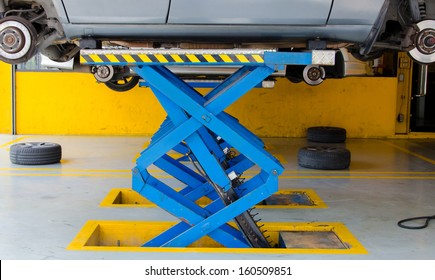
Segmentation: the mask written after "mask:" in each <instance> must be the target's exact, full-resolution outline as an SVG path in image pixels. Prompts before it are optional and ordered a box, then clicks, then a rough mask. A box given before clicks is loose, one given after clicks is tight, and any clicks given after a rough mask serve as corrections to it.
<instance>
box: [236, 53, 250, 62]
mask: <svg viewBox="0 0 435 280" xmlns="http://www.w3.org/2000/svg"><path fill="white" fill-rule="evenodd" d="M236 57H237V59H238V60H239V61H240V62H242V63H249V59H247V58H246V56H245V55H243V54H238V55H236Z"/></svg>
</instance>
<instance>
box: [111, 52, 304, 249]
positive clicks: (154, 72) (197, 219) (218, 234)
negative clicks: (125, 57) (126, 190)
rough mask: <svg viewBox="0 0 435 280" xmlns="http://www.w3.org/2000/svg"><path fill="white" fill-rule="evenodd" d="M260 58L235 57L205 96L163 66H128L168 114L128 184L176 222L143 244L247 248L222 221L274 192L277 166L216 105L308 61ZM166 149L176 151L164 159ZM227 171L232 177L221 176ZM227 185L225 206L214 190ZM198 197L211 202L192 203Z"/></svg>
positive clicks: (294, 56)
mask: <svg viewBox="0 0 435 280" xmlns="http://www.w3.org/2000/svg"><path fill="white" fill-rule="evenodd" d="M264 59H265V62H264V63H262V64H261V63H260V64H259V63H249V64H244V63H240V65H241V66H243V67H241V68H240V69H239V70H238V71H236V72H235V73H234V74H233V75H231V76H230V77H228V78H227V79H226V80H225V81H223V82H222V83H220V84H218V85H213V86H214V87H213V89H212V90H210V92H209V93H208V94H205V95H202V94H200V93H199V92H198V91H196V90H195V89H194V87H196V86H197V85H196V84H193V85H190V84H188V83H186V82H184V81H183V80H181V79H180V78H179V77H177V76H176V75H175V74H173V73H172V72H170V71H169V70H168V69H167V68H166V67H164V66H163V65H160V64H158V63H153V64H139V63H137V64H135V65H134V67H133V70H134V72H135V73H137V74H138V75H139V76H140V77H141V78H143V79H144V80H145V81H147V82H146V86H148V87H150V88H151V90H152V91H153V93H154V95H155V96H156V97H157V99H158V100H159V102H160V103H161V105H162V106H163V108H164V109H165V111H166V112H167V114H168V118H167V119H166V120H165V121H164V122H163V123H162V125H161V127H160V128H159V130H158V131H157V132H156V133H155V135H154V136H153V137H152V138H151V143H150V145H149V146H148V147H147V148H146V149H145V150H144V151H143V152H142V153H141V156H140V157H139V158H138V159H137V166H136V167H135V168H134V169H133V176H132V184H133V186H132V187H133V189H134V190H135V191H137V192H138V193H140V194H141V195H143V196H144V197H146V198H147V199H148V200H150V201H152V202H154V203H155V204H156V205H158V206H159V207H161V208H163V209H165V210H166V211H167V212H169V213H171V214H172V215H174V216H176V217H178V218H179V219H180V220H181V221H180V223H178V224H177V225H175V226H173V227H172V228H170V229H168V230H167V231H165V232H162V233H161V234H160V235H158V236H156V237H155V238H153V239H152V240H150V241H148V242H147V243H145V244H144V245H143V246H174V247H184V246H189V245H190V244H192V243H193V242H195V241H197V240H199V239H201V238H202V237H204V236H206V235H208V236H209V237H211V238H213V239H214V240H215V241H217V242H219V243H220V244H222V245H224V246H227V247H239V248H247V247H250V246H251V245H250V244H251V243H250V242H249V241H248V240H247V239H246V236H245V235H244V234H243V233H242V232H241V231H240V230H239V229H237V228H234V227H232V226H230V225H229V224H228V222H230V221H231V220H233V219H234V218H236V217H237V216H238V215H240V214H242V213H244V212H245V211H247V210H249V209H250V208H252V207H253V206H255V205H256V204H257V203H259V202H261V201H263V200H265V199H267V198H268V197H269V196H270V195H272V194H273V193H274V192H276V191H277V190H278V176H279V175H280V174H281V173H282V172H283V171H284V168H283V167H282V165H281V164H280V163H279V161H278V160H277V159H275V158H274V157H273V156H272V155H271V154H269V153H268V152H267V151H265V149H264V143H263V141H261V139H259V138H258V137H257V136H255V135H254V134H253V133H252V132H250V131H249V130H248V129H246V128H245V127H244V126H242V125H241V124H240V123H239V122H238V120H237V119H235V118H234V117H232V116H230V115H228V114H227V113H225V112H224V110H225V109H226V108H228V107H229V106H230V105H231V104H233V103H234V102H235V101H236V100H238V99H239V98H241V97H242V96H243V95H245V94H246V93H247V92H248V91H250V90H251V89H252V88H254V87H256V86H257V85H258V84H260V83H261V82H262V81H263V80H264V79H265V78H267V77H268V76H270V74H272V73H273V72H274V71H275V69H277V68H280V67H282V66H283V65H284V64H298V65H307V64H311V53H276V52H266V53H265V55H264ZM104 64H110V63H104ZM129 65H131V64H129ZM208 66H209V65H208ZM171 150H173V151H176V152H178V153H179V154H180V157H179V158H172V157H170V156H169V155H168V153H169V152H170V151H171ZM224 150H226V151H225V152H224ZM228 150H229V151H232V150H237V153H236V154H233V153H232V152H229V153H228ZM150 166H155V167H157V168H160V169H161V170H162V171H164V172H166V173H168V174H170V175H171V176H173V178H174V179H176V180H177V181H178V183H177V184H176V186H177V187H179V185H180V184H182V185H183V186H184V187H182V188H181V190H177V189H175V187H171V186H169V185H167V184H165V183H163V182H162V181H160V180H159V179H158V178H156V177H153V176H152V175H151V174H150V172H149V171H148V168H149V167H150ZM254 166H256V167H258V169H259V171H258V174H257V175H255V176H253V177H252V178H250V179H249V180H247V179H240V180H239V178H242V177H243V173H244V172H246V171H247V170H248V169H251V168H252V167H254ZM258 169H256V170H258ZM233 172H234V173H235V174H236V177H237V178H236V179H235V180H236V181H232V180H234V178H231V179H230V177H229V175H230V174H231V173H233ZM230 189H233V190H234V191H235V193H236V194H237V195H238V198H237V199H236V200H235V201H232V203H230V204H229V205H225V204H224V202H223V200H222V198H221V196H224V195H225V193H226V192H228V191H229V190H230ZM202 197H207V198H209V200H210V201H211V202H210V203H209V204H208V205H206V206H202V205H198V204H197V201H198V200H199V199H200V198H202Z"/></svg>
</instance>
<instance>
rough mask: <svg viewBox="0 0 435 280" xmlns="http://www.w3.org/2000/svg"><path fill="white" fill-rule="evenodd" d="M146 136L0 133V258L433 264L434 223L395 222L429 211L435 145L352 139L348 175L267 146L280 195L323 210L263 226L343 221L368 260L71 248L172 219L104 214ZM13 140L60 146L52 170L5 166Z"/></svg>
mask: <svg viewBox="0 0 435 280" xmlns="http://www.w3.org/2000/svg"><path fill="white" fill-rule="evenodd" d="M147 140H148V139H147V138H144V137H65V136H29V137H24V136H9V135H0V225H1V230H0V259H3V260H4V259H32V260H33V259H182V258H183V259H186V258H191V259H196V258H197V259H281V260H282V259H316V260H317V259H432V260H433V259H435V242H433V237H434V236H435V221H434V222H432V224H431V225H430V226H429V228H427V229H424V230H416V231H413V230H405V229H401V228H399V227H397V225H396V223H397V221H398V220H400V219H404V218H408V217H414V216H422V215H434V214H435V165H434V164H435V140H358V139H356V140H353V139H350V140H348V141H347V143H346V146H347V148H348V149H349V150H351V152H352V164H351V167H350V169H349V170H347V171H340V172H336V171H314V170H309V169H304V168H301V167H298V165H297V159H296V158H297V157H296V156H297V150H298V149H299V148H300V147H302V146H304V145H306V144H307V143H306V141H305V140H304V139H266V140H265V142H266V144H267V145H268V146H270V150H271V152H272V153H274V154H280V155H281V157H282V158H284V159H285V160H286V161H287V162H288V163H286V164H285V167H286V171H285V173H284V176H283V178H281V179H280V189H288V188H308V189H313V190H315V191H316V192H317V194H318V195H319V196H320V197H321V198H322V200H323V201H324V202H325V203H326V204H327V205H328V206H329V208H327V209H280V210H279V209H274V210H271V209H264V210H263V209H262V210H259V212H260V216H261V218H262V219H263V221H268V222H295V221H296V222H299V221H304V222H311V221H322V222H323V221H336V222H342V223H344V224H345V225H346V227H347V228H348V229H349V230H350V231H351V232H352V233H353V235H354V236H355V237H356V238H357V239H358V240H359V241H360V242H361V243H362V245H363V246H364V247H365V248H366V249H367V251H368V252H369V253H368V254H367V255H240V254H237V255H236V254H198V253H195V254H194V253H189V254H187V255H186V254H183V255H182V254H175V253H174V254H170V253H119V252H85V251H69V250H66V249H65V248H66V247H67V246H68V244H69V243H70V242H71V241H72V239H73V238H74V237H75V236H76V234H77V233H78V232H79V231H80V229H81V228H82V226H83V225H84V224H85V222H86V221H88V220H144V221H155V220H160V221H175V220H176V219H175V218H174V217H172V216H171V215H169V214H167V213H166V212H165V211H164V210H162V209H159V208H146V209H137V208H136V209H113V208H101V207H99V204H100V202H101V201H102V200H103V198H104V197H105V196H106V195H107V193H108V192H109V190H111V189H112V188H123V187H130V186H131V184H130V180H131V179H130V169H131V168H133V167H134V158H135V157H136V156H137V153H138V152H139V151H141V150H142V147H143V145H144V143H145V142H147ZM11 141H19V142H26V141H28V142H30V141H47V142H56V143H59V144H61V145H62V148H63V160H62V163H60V164H55V165H48V166H38V167H29V166H27V167H26V166H18V165H13V164H11V163H10V161H9V151H8V148H9V146H10V144H11Z"/></svg>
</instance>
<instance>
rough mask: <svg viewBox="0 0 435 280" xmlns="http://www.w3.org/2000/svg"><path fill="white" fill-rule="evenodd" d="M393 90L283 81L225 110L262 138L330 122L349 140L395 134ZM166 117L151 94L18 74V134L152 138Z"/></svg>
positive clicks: (386, 84)
mask: <svg viewBox="0 0 435 280" xmlns="http://www.w3.org/2000/svg"><path fill="white" fill-rule="evenodd" d="M396 92H397V79H396V78H346V79H343V80H327V81H325V82H324V83H323V84H322V85H320V86H317V87H309V86H307V85H305V84H304V83H300V84H292V83H290V82H288V81H287V80H286V79H279V80H278V83H277V86H276V88H275V89H273V90H270V89H255V90H253V91H252V92H250V93H249V94H247V95H246V96H245V97H243V98H242V99H241V100H239V101H238V102H236V103H235V104H234V105H233V106H231V107H230V108H229V110H228V111H229V112H230V113H231V114H234V115H235V116H236V117H238V118H239V119H240V121H241V122H242V123H243V124H245V125H246V126H247V127H248V128H250V129H251V130H253V131H254V132H255V133H256V134H257V135H259V136H269V137H302V136H304V135H305V130H306V128H307V127H309V126H316V125H333V126H341V127H345V128H346V129H347V130H348V135H349V137H355V138H360V137H363V138H364V137H390V136H393V135H394V132H395V117H396V116H395V114H396ZM3 95H4V94H3ZM3 99H4V98H3V96H2V101H3ZM164 117H165V113H164V111H163V110H162V109H161V107H160V105H159V104H158V102H157V101H156V99H155V98H154V96H153V95H152V93H151V91H149V90H148V89H141V88H135V89H134V90H132V91H129V92H125V93H117V92H113V91H111V90H109V89H107V88H106V87H105V86H104V85H101V84H97V83H96V82H95V80H94V78H93V77H92V76H91V75H90V74H77V73H30V72H19V73H17V130H18V134H63V135H150V134H153V133H154V132H155V131H156V130H157V129H158V127H159V125H160V123H161V122H162V120H163V119H164ZM0 125H1V127H2V129H3V128H4V127H6V126H5V124H3V123H0ZM2 131H4V132H5V131H6V130H4V129H3V130H2Z"/></svg>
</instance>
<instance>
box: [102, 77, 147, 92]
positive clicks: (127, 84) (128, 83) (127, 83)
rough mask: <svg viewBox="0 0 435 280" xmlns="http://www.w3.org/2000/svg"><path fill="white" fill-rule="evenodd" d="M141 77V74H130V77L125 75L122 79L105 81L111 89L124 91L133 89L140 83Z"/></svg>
mask: <svg viewBox="0 0 435 280" xmlns="http://www.w3.org/2000/svg"><path fill="white" fill-rule="evenodd" d="M139 79H140V77H139V76H130V77H125V78H124V79H122V80H117V81H114V80H112V81H108V82H105V83H104V84H105V85H106V86H107V87H108V88H110V89H111V90H114V91H118V92H124V91H129V90H131V89H133V88H134V87H135V86H136V85H137V84H138V83H139Z"/></svg>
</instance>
